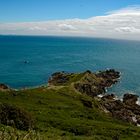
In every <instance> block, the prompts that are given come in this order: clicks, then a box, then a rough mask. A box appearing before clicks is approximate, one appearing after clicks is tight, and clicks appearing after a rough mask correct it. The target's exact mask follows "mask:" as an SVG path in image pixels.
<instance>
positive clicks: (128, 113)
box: [112, 108, 136, 125]
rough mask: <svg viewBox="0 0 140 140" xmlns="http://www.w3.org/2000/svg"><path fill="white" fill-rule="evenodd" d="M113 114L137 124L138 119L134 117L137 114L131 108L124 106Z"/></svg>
mask: <svg viewBox="0 0 140 140" xmlns="http://www.w3.org/2000/svg"><path fill="white" fill-rule="evenodd" d="M112 115H113V117H115V118H117V119H120V120H122V121H126V122H129V123H132V124H135V125H136V121H135V120H134V119H133V118H134V116H135V115H134V114H133V113H132V112H131V111H130V110H127V109H125V108H122V109H120V110H116V111H114V112H112Z"/></svg>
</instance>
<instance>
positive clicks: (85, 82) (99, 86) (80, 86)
mask: <svg viewBox="0 0 140 140" xmlns="http://www.w3.org/2000/svg"><path fill="white" fill-rule="evenodd" d="M78 75H82V77H80V76H78ZM75 77H78V78H75ZM79 77H80V78H79ZM118 78H120V73H119V72H117V71H115V70H113V69H110V70H106V71H100V72H98V73H93V72H91V71H89V70H88V71H86V72H84V73H81V74H77V73H66V72H56V73H54V74H52V76H51V78H49V81H48V85H54V86H59V85H66V84H67V83H74V84H73V85H74V88H75V89H76V90H77V91H79V92H81V93H83V94H87V95H89V96H92V97H95V96H97V95H99V94H103V93H105V92H106V88H108V87H110V86H112V85H113V84H115V83H116V82H117V81H118ZM73 79H74V80H73Z"/></svg>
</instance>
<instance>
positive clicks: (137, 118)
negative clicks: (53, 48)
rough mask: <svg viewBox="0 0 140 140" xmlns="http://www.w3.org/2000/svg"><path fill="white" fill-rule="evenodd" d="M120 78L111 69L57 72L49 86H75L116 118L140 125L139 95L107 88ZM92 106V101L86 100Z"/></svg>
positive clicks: (5, 88)
mask: <svg viewBox="0 0 140 140" xmlns="http://www.w3.org/2000/svg"><path fill="white" fill-rule="evenodd" d="M119 79H120V72H118V71H115V70H114V69H109V70H105V71H99V72H96V73H94V72H91V71H89V70H87V71H86V72H84V73H66V72H64V71H62V72H56V73H54V74H52V76H51V77H50V78H49V81H48V87H51V86H53V87H65V86H67V87H70V86H71V87H73V88H74V89H75V90H76V91H77V92H78V93H80V94H85V95H88V96H90V97H92V98H93V99H95V100H98V101H99V104H100V109H101V110H102V111H104V112H105V113H107V114H109V115H111V116H112V117H114V118H116V119H120V120H122V121H126V122H129V123H131V124H134V125H140V106H139V105H138V104H137V101H138V96H137V95H133V94H129V93H127V94H124V96H123V100H120V99H118V98H117V97H116V95H115V94H108V93H107V90H106V89H107V88H109V87H111V86H112V85H114V84H116V83H117V82H118V81H119ZM7 90H11V89H10V88H9V87H8V86H7V85H5V84H0V91H7ZM100 95H101V96H100ZM84 104H88V106H90V107H92V103H91V102H84Z"/></svg>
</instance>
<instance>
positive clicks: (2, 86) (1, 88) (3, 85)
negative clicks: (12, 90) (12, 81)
mask: <svg viewBox="0 0 140 140" xmlns="http://www.w3.org/2000/svg"><path fill="white" fill-rule="evenodd" d="M8 89H9V87H8V86H7V85H5V84H0V90H8Z"/></svg>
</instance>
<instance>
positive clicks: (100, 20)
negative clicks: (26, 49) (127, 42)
mask: <svg viewBox="0 0 140 140" xmlns="http://www.w3.org/2000/svg"><path fill="white" fill-rule="evenodd" d="M0 34H4V35H7V34H8V35H9V34H10V35H11V34H12V35H55V36H56V35H57V36H90V37H105V38H119V39H132V40H140V0H0Z"/></svg>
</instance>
